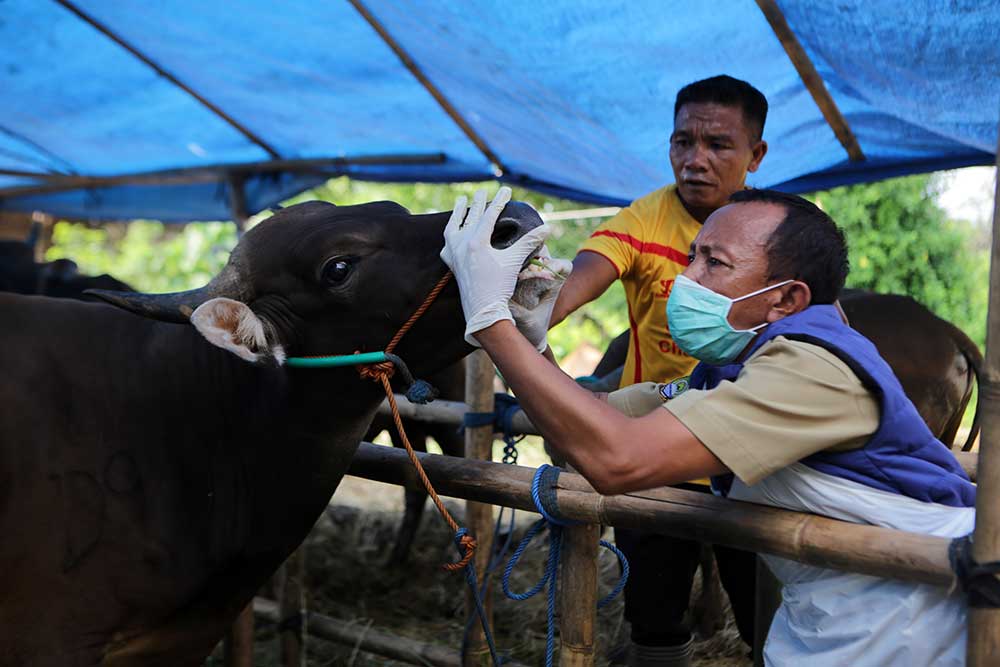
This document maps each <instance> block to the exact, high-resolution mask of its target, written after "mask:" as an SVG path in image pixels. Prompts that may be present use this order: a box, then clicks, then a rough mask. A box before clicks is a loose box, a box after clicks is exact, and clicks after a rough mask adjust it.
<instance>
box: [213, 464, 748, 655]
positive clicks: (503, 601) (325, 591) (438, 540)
mask: <svg viewBox="0 0 1000 667" xmlns="http://www.w3.org/2000/svg"><path fill="white" fill-rule="evenodd" d="M402 499H403V493H402V490H401V489H400V488H398V487H394V486H390V485H385V484H380V483H378V482H371V481H368V480H362V479H357V478H353V477H348V478H346V479H345V480H344V481H343V483H342V484H341V487H340V488H339V489H338V491H337V493H336V494H335V495H334V497H333V499H332V502H331V504H330V506H329V508H328V510H327V512H326V513H325V515H324V516H323V517H321V518H320V520H319V521H318V522H317V524H316V528H315V529H314V530H313V532H312V534H311V535H310V536H309V538H308V539H307V540H306V543H305V544H306V549H307V558H308V564H307V582H308V589H309V607H310V609H311V610H313V611H317V612H320V613H322V614H326V615H328V616H332V617H334V618H337V619H342V620H343V621H344V622H346V623H351V624H356V625H359V626H361V627H363V628H367V627H372V628H378V629H381V630H384V631H387V632H392V633H395V634H398V635H402V636H406V637H410V638H413V639H417V640H420V641H424V642H437V643H440V644H443V645H446V646H450V647H454V648H456V649H457V647H459V646H460V644H461V639H462V632H463V628H464V621H465V619H464V606H463V605H464V595H465V584H464V579H463V577H462V575H461V574H455V573H448V572H445V571H443V570H442V569H441V567H440V566H441V564H443V563H445V562H450V561H452V560H454V559H455V556H456V551H455V549H454V547H453V546H452V542H451V533H450V530H449V529H448V528H447V526H446V524H445V523H444V521H443V520H441V518H440V517H439V516H438V514H437V512H436V511H435V510H434V508H433V506H431V505H429V506H428V507H427V510H426V513H425V515H424V519H423V523H422V526H421V531H420V533H419V535H418V538H417V540H416V543H415V544H414V549H413V551H412V553H411V557H410V561H409V563H408V564H407V565H406V567H404V568H391V567H388V566H387V565H386V564H385V562H386V559H387V556H388V553H389V550H390V548H391V546H392V543H393V539H394V536H395V531H396V529H397V526H398V522H399V520H400V517H401V516H402V505H403V500H402ZM447 503H448V506H449V510H450V511H451V512H452V513H453V515H454V516H455V518H456V519H457V520H458V521H459V522H460V523H461V517H462V515H463V505H464V503H463V502H461V501H452V500H448V501H447ZM536 518H537V517H536V515H534V514H531V513H526V512H522V513H518V521H517V527H516V529H515V539H516V540H519V539H520V537H521V536H522V535H523V533H524V531H526V530H527V528H528V527H529V526H530V525H531V523H533V522H534V520H535V519H536ZM608 533H609V535H610V531H608ZM546 556H547V538H546V537H542V536H540V537H538V538H536V540H535V542H533V543H532V545H531V547H529V549H528V550H527V551H526V553H525V556H524V557H523V558H522V560H521V562H520V563H519V565H518V568H517V569H516V570H515V572H514V576H513V577H512V579H511V584H512V588H513V590H515V591H524V590H527V589H528V588H530V587H531V586H532V585H533V584H534V583H535V582H536V581H537V580H538V578H539V577H540V576H541V573H542V569H543V567H544V563H545V558H546ZM504 562H506V561H504ZM599 567H600V590H599V594H600V595H603V594H605V593H606V592H608V591H609V590H611V588H612V587H613V586H614V584H615V583H616V582H617V580H618V575H619V569H618V563H617V560H616V559H615V557H614V556H613V555H612V554H611V553H610V552H608V551H606V550H604V549H601V556H600V563H599ZM501 569H502V568H501ZM497 577H499V573H498V575H497ZM696 586H697V584H696ZM496 591H497V594H496V596H495V598H494V600H495V607H494V632H495V634H496V640H497V645H498V648H499V649H500V651H501V653H503V654H505V655H506V656H508V657H509V658H510V659H513V660H516V661H518V662H521V663H523V664H525V665H542V664H544V651H545V600H544V595H543V594H540V595H538V596H536V597H534V598H531V599H529V600H527V601H523V602H517V601H513V600H509V599H507V598H506V597H505V596H504V595H503V593H502V592H501V591H500V590H499V582H498V581H497V586H496ZM726 611H727V615H728V616H729V618H728V620H727V623H726V627H725V628H724V629H723V630H722V631H721V632H719V633H717V634H716V635H715V636H714V637H712V638H711V639H708V640H705V641H698V642H697V643H696V645H695V650H696V662H695V664H696V665H699V666H708V665H718V666H720V667H737V666H739V667H745V666H748V665H750V664H751V662H750V661H749V660H748V659H747V658H746V657H745V655H746V652H747V647H746V646H745V645H744V644H743V643H742V642H741V641H740V640H739V637H738V635H737V633H736V629H735V625H734V623H733V620H732V617H731V614H729V610H728V607H727V610H726ZM627 637H628V629H627V627H626V625H625V623H624V622H623V619H622V602H621V598H620V597H619V598H618V599H616V600H615V601H613V602H612V603H611V604H609V605H608V606H606V607H605V608H604V609H602V610H600V611H599V613H598V656H599V659H598V665H608V664H610V663H609V660H608V653H609V651H612V650H613V649H614V648H616V647H620V646H622V644H623V642H624V640H625V639H626V638H627ZM220 655H221V653H220V652H218V651H217V652H216V654H215V656H213V658H214V659H213V660H211V661H210V662H209V663H208V664H212V663H214V664H221V661H220V660H219V656H220ZM307 657H308V664H309V665H310V667H326V666H333V665H345V666H348V667H369V666H372V667H374V666H376V665H377V666H396V665H403V664H405V663H401V662H397V661H394V660H389V659H386V658H382V657H379V656H375V655H372V654H368V653H365V652H363V651H360V650H357V649H356V648H355V647H351V646H341V645H337V644H333V643H330V642H327V641H324V640H320V639H313V640H311V641H310V642H309V643H308V646H307ZM277 663H278V661H277V639H276V634H275V630H274V627H273V625H270V624H266V623H264V622H260V621H259V622H258V627H257V632H256V664H257V665H259V666H261V667H264V666H267V667H270V666H271V665H275V664H277Z"/></svg>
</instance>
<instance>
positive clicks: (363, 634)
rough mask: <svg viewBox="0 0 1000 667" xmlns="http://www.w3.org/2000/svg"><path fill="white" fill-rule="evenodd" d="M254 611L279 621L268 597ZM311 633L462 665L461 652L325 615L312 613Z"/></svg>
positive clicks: (389, 653)
mask: <svg viewBox="0 0 1000 667" xmlns="http://www.w3.org/2000/svg"><path fill="white" fill-rule="evenodd" d="M253 610H254V613H255V614H256V615H257V617H258V618H260V619H262V620H266V621H270V622H272V623H278V622H280V620H279V619H280V618H281V612H280V610H279V607H278V603H277V602H275V601H274V600H267V599H265V598H255V599H254V601H253ZM308 618H309V632H310V634H311V635H312V636H313V637H317V638H319V639H325V640H327V641H332V642H336V643H338V644H344V645H346V646H356V647H358V648H359V649H361V650H362V651H366V652H368V653H374V654H375V655H380V656H384V657H386V658H392V659H393V660H399V661H401V662H406V663H409V664H412V665H423V667H461V665H462V660H461V657H460V656H459V654H458V651H455V650H451V649H447V648H445V647H443V646H439V645H436V644H426V643H424V642H419V641H416V640H413V639H408V638H406V637H399V636H396V635H392V634H389V633H387V632H382V631H380V630H377V629H375V628H371V627H368V626H366V625H362V624H358V623H344V622H342V621H339V620H337V619H334V618H330V617H329V616H324V615H323V614H317V613H314V612H311V613H309V616H308ZM504 667H524V665H521V664H520V663H516V662H504Z"/></svg>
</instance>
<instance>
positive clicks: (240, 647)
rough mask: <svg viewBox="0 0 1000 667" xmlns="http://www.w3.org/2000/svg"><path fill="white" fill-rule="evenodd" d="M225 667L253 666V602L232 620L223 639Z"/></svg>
mask: <svg viewBox="0 0 1000 667" xmlns="http://www.w3.org/2000/svg"><path fill="white" fill-rule="evenodd" d="M224 662H225V665H226V667H253V603H251V604H248V605H247V606H246V607H244V608H243V611H241V612H240V615H239V616H237V617H236V620H235V621H233V624H232V626H230V628H229V632H228V633H227V634H226V639H225V659H224Z"/></svg>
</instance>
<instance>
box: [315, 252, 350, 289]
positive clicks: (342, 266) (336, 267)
mask: <svg viewBox="0 0 1000 667" xmlns="http://www.w3.org/2000/svg"><path fill="white" fill-rule="evenodd" d="M351 268H353V264H352V262H351V260H350V258H348V257H334V258H333V259H328V260H327V261H326V264H324V265H323V270H322V271H320V280H322V281H323V284H325V285H339V284H340V283H342V282H344V280H346V279H347V276H349V275H351Z"/></svg>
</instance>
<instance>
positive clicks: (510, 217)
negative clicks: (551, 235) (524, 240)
mask: <svg viewBox="0 0 1000 667" xmlns="http://www.w3.org/2000/svg"><path fill="white" fill-rule="evenodd" d="M542 224H543V223H542V218H541V216H539V215H538V212H537V211H536V210H535V209H533V208H531V206H529V205H528V204H525V203H524V202H522V201H512V202H510V203H509V204H507V205H506V206H504V207H503V210H502V211H501V212H500V218H499V219H498V220H497V224H496V225H495V226H494V227H493V236H491V237H490V244H491V245H492V246H493V247H494V248H497V249H503V248H509V247H510V246H512V245H513V244H514V243H515V242H516V241H517V240H518V239H519V238H521V237H522V236H524V235H525V234H527V233H528V232H530V231H531V230H532V229H534V228H535V227H541V226H542Z"/></svg>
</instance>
